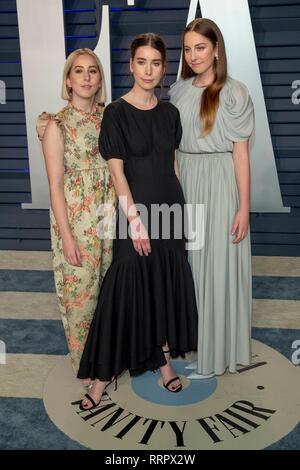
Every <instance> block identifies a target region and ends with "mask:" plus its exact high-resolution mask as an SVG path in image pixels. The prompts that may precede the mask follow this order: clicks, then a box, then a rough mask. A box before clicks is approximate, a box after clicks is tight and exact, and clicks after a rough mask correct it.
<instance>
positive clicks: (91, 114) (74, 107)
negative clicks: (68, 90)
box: [69, 102, 101, 116]
mask: <svg viewBox="0 0 300 470" xmlns="http://www.w3.org/2000/svg"><path fill="white" fill-rule="evenodd" d="M69 107H70V108H71V109H74V111H76V112H77V113H80V114H82V115H83V116H93V115H95V114H97V113H99V112H100V109H101V106H100V104H99V103H97V104H96V107H95V111H92V112H89V111H83V109H79V108H76V106H74V104H73V103H71V102H69Z"/></svg>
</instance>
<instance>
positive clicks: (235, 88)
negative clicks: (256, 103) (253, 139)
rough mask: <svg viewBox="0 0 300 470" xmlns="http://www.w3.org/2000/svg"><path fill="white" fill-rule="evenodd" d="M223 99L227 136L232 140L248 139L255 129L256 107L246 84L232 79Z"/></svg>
mask: <svg viewBox="0 0 300 470" xmlns="http://www.w3.org/2000/svg"><path fill="white" fill-rule="evenodd" d="M223 99H224V107H223V111H224V128H225V129H226V130H225V133H226V137H227V138H228V139H229V140H231V141H232V142H240V141H243V140H248V139H249V137H250V136H251V134H252V131H253V129H254V108H253V103H252V100H251V97H250V95H249V91H248V89H247V87H246V85H244V84H243V83H241V82H239V81H237V80H233V79H230V81H229V83H228V85H227V86H226V88H225V89H224V94H223Z"/></svg>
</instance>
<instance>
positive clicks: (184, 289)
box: [78, 99, 198, 380]
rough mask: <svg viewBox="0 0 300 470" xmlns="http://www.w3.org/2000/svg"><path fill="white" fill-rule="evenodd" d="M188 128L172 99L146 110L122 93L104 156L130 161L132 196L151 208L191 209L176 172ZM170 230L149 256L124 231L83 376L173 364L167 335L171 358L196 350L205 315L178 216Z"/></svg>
mask: <svg viewBox="0 0 300 470" xmlns="http://www.w3.org/2000/svg"><path fill="white" fill-rule="evenodd" d="M181 132H182V131H181V124H180V118H179V113H178V111H177V109H176V108H175V107H174V106H173V105H172V104H170V103H165V102H160V101H159V102H158V104H157V106H156V107H155V108H153V109H151V110H145V111H144V110H139V109H137V108H135V107H134V106H133V105H131V104H129V103H127V102H126V101H125V100H122V99H120V100H118V101H116V102H114V103H111V104H110V105H109V106H108V107H107V108H106V110H105V112H104V116H103V121H102V126H101V133H100V139H99V146H100V152H101V155H102V156H103V157H104V158H105V159H107V160H109V159H110V158H121V159H122V160H123V161H124V172H125V175H126V177H127V180H128V183H129V186H130V189H131V192H132V195H133V199H134V201H135V203H142V204H144V205H145V206H146V207H147V209H148V213H149V214H150V213H151V205H152V204H168V205H169V206H171V205H172V204H174V203H177V204H178V205H179V206H180V207H181V209H182V211H183V210H184V209H183V205H184V197H183V192H182V189H181V186H180V183H179V181H178V179H177V177H176V175H175V172H174V150H175V148H176V147H178V145H179V142H180V138H181ZM141 217H142V219H143V214H141ZM144 222H145V221H144ZM148 222H149V223H148V229H149V230H148V231H149V235H150V233H151V220H149V221H148ZM180 223H181V224H182V222H180ZM177 228H178V227H177ZM179 228H180V227H179ZM181 228H182V227H181ZM170 234H171V236H170V239H162V233H161V230H159V233H158V239H151V250H152V251H151V254H150V255H149V256H148V257H147V256H140V255H139V254H138V253H137V252H136V251H135V250H134V247H133V243H132V241H131V239H130V238H127V239H120V238H119V236H118V231H117V238H116V239H115V240H114V250H113V262H112V264H111V266H110V268H109V269H108V271H107V274H106V276H105V278H104V281H103V284H102V287H101V291H100V294H99V299H98V304H97V307H96V311H95V315H94V318H93V321H92V324H91V327H90V331H89V334H88V338H87V341H86V346H85V349H84V352H83V355H82V359H81V363H80V368H79V372H78V378H87V377H91V378H95V377H97V378H99V379H100V380H111V379H112V377H114V376H117V375H119V374H120V373H121V372H122V371H123V370H124V369H129V372H130V374H131V375H135V374H138V373H141V372H143V371H145V370H153V369H156V368H158V367H160V366H162V365H164V364H165V363H166V359H165V356H164V354H163V352H162V346H163V345H164V344H165V343H166V341H167V342H168V345H169V349H170V351H171V356H172V357H177V356H178V355H182V356H184V353H185V352H188V351H191V350H196V348H197V331H198V330H197V321H198V315H197V308H196V299H195V293H194V284H193V278H192V273H191V269H190V266H189V264H188V261H187V256H186V252H185V239H184V236H181V238H179V239H175V235H174V234H175V225H174V223H172V224H171V230H170Z"/></svg>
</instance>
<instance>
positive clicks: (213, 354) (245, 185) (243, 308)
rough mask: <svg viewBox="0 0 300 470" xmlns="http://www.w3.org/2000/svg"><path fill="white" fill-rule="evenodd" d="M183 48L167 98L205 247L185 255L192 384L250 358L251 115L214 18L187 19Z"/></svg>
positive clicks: (181, 168)
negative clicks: (193, 341) (190, 293)
mask: <svg viewBox="0 0 300 470" xmlns="http://www.w3.org/2000/svg"><path fill="white" fill-rule="evenodd" d="M183 50H184V52H183V62H182V71H181V79H180V80H178V82H176V83H175V84H174V85H173V86H172V88H171V90H170V96H171V102H172V103H173V104H174V105H175V106H176V107H177V108H178V110H179V111H180V117H181V122H182V128H183V137H182V140H181V143H180V147H179V152H178V156H177V157H178V164H179V172H180V181H181V184H182V187H183V191H184V195H185V199H186V202H187V203H189V204H192V205H193V207H194V210H195V211H196V210H198V208H199V205H202V207H203V208H204V220H203V222H202V223H201V230H202V229H203V230H204V240H203V247H202V249H198V250H194V251H190V252H189V261H190V264H191V267H192V271H193V276H194V282H195V289H196V297H197V306H198V314H199V323H198V332H199V334H198V362H197V364H195V365H194V367H197V368H196V370H195V372H192V374H191V375H190V376H189V378H194V379H197V378H203V377H204V378H206V377H208V376H210V375H214V374H223V373H224V372H225V370H226V369H227V368H228V369H229V371H230V372H235V371H236V366H237V364H245V365H247V364H249V363H250V361H251V348H250V344H251V342H250V337H251V253H250V237H249V233H248V228H249V209H250V171H249V151H248V141H249V137H250V135H251V133H252V130H253V125H254V113H253V104H252V101H251V98H250V96H249V92H248V90H247V88H246V86H245V85H244V84H243V83H241V82H239V81H237V80H235V79H233V78H231V77H229V76H228V74H227V62H226V52H225V45H224V40H223V36H222V33H221V31H220V29H219V28H218V26H217V25H216V24H215V23H214V22H213V21H211V20H209V19H206V18H198V19H196V20H194V21H192V22H191V23H190V24H189V25H188V26H187V27H186V29H185V31H184V35H183ZM197 205H198V206H197ZM194 215H195V213H194ZM195 220H196V219H195ZM198 229H199V230H200V227H198Z"/></svg>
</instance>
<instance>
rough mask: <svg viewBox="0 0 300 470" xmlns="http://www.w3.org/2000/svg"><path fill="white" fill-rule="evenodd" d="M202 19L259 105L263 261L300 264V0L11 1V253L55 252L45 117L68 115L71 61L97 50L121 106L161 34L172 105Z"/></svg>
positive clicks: (5, 113) (7, 107)
mask: <svg viewBox="0 0 300 470" xmlns="http://www.w3.org/2000/svg"><path fill="white" fill-rule="evenodd" d="M34 2H37V3H36V5H34ZM30 4H32V5H31V11H29V9H30V8H29V7H30ZM218 4H219V6H221V8H218ZM28 8H29V9H28ZM223 10H224V11H223ZM29 13H30V14H29ZM195 16H205V17H210V18H212V19H214V20H215V21H216V22H217V23H218V24H219V26H220V27H221V29H222V31H223V33H224V36H225V42H226V44H227V51H228V56H229V71H230V74H231V75H232V76H233V77H235V78H237V79H240V80H242V81H244V82H246V84H247V86H248V87H249V89H250V92H251V95H252V96H253V99H254V103H255V108H256V121H257V131H256V134H255V137H254V139H253V142H251V166H252V182H253V183H252V194H253V197H252V209H253V213H252V215H251V239H252V251H253V254H254V255H282V256H300V132H299V129H300V126H299V121H300V104H299V103H300V48H299V45H300V44H299V42H300V1H298V2H297V1H294V0H288V1H287V0H286V1H282V0H281V1H278V0H249V1H248V2H247V0H234V1H233V0H224V1H222V2H220V1H216V0H214V1H211V0H210V1H207V0H206V1H205V0H202V1H201V0H200V1H198V0H168V1H167V0H161V1H159V0H135V1H126V0H112V1H107V2H102V1H99V0H65V1H62V0H38V1H37V0H1V2H0V249H21V250H27V249H28V250H48V249H50V240H49V239H50V233H49V219H48V217H49V216H48V210H47V207H48V194H47V189H46V188H47V184H46V178H45V173H44V168H43V157H42V154H41V149H40V144H39V142H38V141H37V139H36V135H35V117H36V115H37V114H39V113H40V112H42V111H45V110H46V111H51V112H55V111H56V110H58V109H60V108H61V107H62V106H63V104H64V103H63V102H62V101H61V100H60V86H61V83H60V80H61V75H62V74H61V72H62V67H63V63H64V60H65V57H66V55H68V54H69V53H70V52H71V51H73V50H74V49H77V48H79V47H90V48H91V49H93V50H95V52H96V53H97V54H98V55H99V56H100V57H101V60H102V62H103V64H104V69H105V75H106V79H107V80H108V82H109V84H110V83H111V88H110V86H109V97H110V98H112V99H116V98H118V97H120V96H121V95H122V94H124V93H126V92H127V91H128V90H129V88H130V87H131V84H132V77H131V75H130V73H129V69H128V59H129V53H128V46H129V44H130V42H131V40H132V38H133V37H134V36H135V35H137V34H139V33H142V32H146V31H153V32H155V33H158V34H161V35H162V36H163V37H164V39H165V41H166V44H167V47H168V72H167V77H166V81H165V94H164V96H162V99H167V93H166V91H167V89H168V87H169V86H170V85H171V84H172V83H173V82H174V81H176V79H177V75H178V69H179V62H180V55H181V41H182V31H183V30H184V27H185V25H186V23H187V21H188V20H189V19H193V18H194V17H195ZM237 18H239V21H237ZM237 38H239V40H237ZM109 44H110V47H109ZM45 51H46V52H45ZM109 52H110V53H109ZM55 77H57V78H56V79H55ZM25 111H26V112H25Z"/></svg>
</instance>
